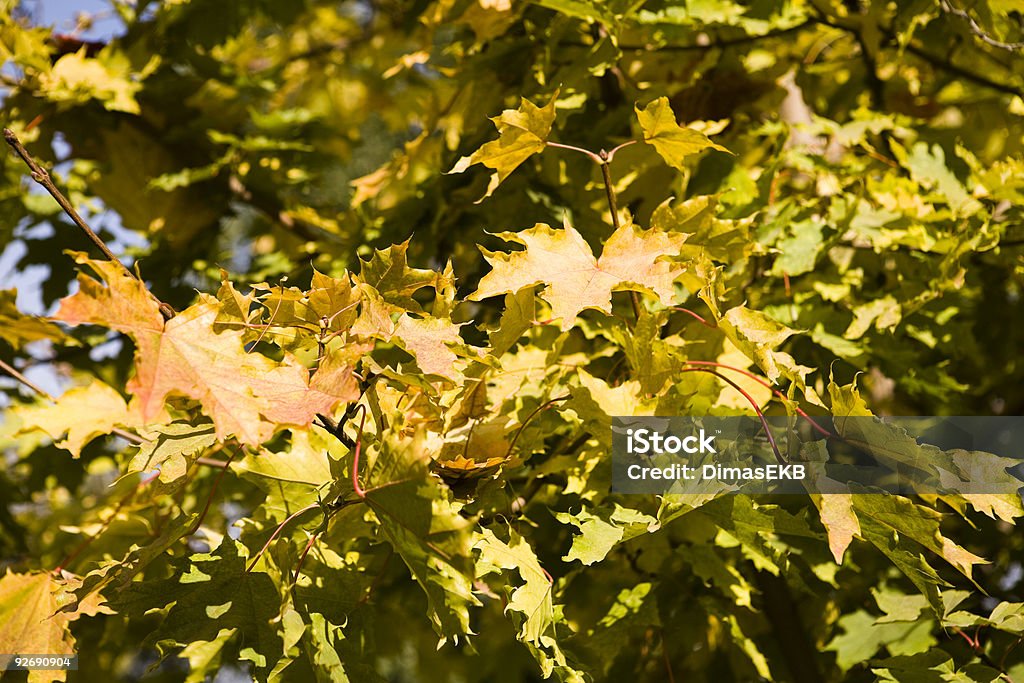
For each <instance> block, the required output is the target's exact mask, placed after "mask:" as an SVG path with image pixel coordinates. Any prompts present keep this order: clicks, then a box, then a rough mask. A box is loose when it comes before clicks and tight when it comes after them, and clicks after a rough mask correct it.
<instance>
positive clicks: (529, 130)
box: [449, 92, 558, 203]
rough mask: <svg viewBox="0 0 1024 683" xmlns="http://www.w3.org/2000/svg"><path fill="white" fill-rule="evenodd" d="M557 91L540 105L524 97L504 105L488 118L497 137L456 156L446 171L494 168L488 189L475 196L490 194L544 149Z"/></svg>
mask: <svg viewBox="0 0 1024 683" xmlns="http://www.w3.org/2000/svg"><path fill="white" fill-rule="evenodd" d="M557 99H558V93H557V92H556V93H555V94H554V95H552V97H551V99H550V100H549V101H548V103H547V104H545V105H544V106H543V107H538V106H537V105H535V104H534V103H533V102H530V100H528V99H525V98H523V101H522V102H521V103H520V104H519V108H518V109H506V110H505V111H503V112H501V114H500V115H498V116H495V117H493V118H492V119H491V121H493V122H494V125H495V127H496V128H497V129H498V139H497V140H492V141H491V142H488V143H486V144H485V145H484V146H482V147H481V148H480V149H478V150H477V151H475V152H473V154H471V155H470V156H468V157H462V158H461V159H459V160H458V161H457V162H456V163H455V166H453V167H452V170H450V171H449V173H462V172H463V171H465V170H466V169H467V168H469V167H470V166H472V165H473V164H483V165H484V166H486V167H487V168H491V169H494V173H492V174H491V181H490V183H488V185H487V193H486V194H485V195H484V196H483V197H481V198H480V199H479V200H478V203H479V202H480V201H483V200H484V199H485V198H487V197H490V196H491V193H492V192H494V190H495V189H497V187H498V185H500V184H501V182H502V181H503V180H505V178H507V177H508V176H509V174H510V173H512V171H514V170H516V168H517V167H518V166H519V165H520V164H522V163H523V162H524V161H526V160H527V159H529V158H530V157H531V156H533V155H534V154H537V153H538V152H541V151H543V150H544V147H545V146H546V144H547V139H548V135H549V134H550V133H551V124H553V123H554V121H555V101H556V100H557Z"/></svg>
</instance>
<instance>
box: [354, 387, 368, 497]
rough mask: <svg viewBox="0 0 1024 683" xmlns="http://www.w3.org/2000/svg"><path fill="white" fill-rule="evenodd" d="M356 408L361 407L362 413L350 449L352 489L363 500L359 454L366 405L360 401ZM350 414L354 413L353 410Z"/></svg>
mask: <svg viewBox="0 0 1024 683" xmlns="http://www.w3.org/2000/svg"><path fill="white" fill-rule="evenodd" d="M358 408H361V409H362V411H363V415H362V417H360V418H359V431H358V432H356V447H355V450H353V451H352V490H353V491H355V492H356V495H357V496H359V498H360V500H365V499H366V491H364V490H363V487H362V486H360V485H359V455H360V453H361V452H362V450H363V425H365V424H366V406H365V405H363V404H362V403H360V404H359V406H358ZM352 414H353V415H355V413H354V412H353V413H352Z"/></svg>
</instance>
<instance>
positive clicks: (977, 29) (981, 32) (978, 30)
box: [939, 0, 1024, 52]
mask: <svg viewBox="0 0 1024 683" xmlns="http://www.w3.org/2000/svg"><path fill="white" fill-rule="evenodd" d="M939 7H941V8H942V11H943V12H945V13H946V14H952V15H953V16H955V17H960V18H961V19H963V20H964V21H966V22H967V25H968V26H969V27H970V29H971V33H973V34H974V35H975V36H976V37H977V38H978V39H980V40H982V41H983V42H985V43H988V44H989V45H991V46H992V47H997V48H999V49H1000V50H1008V51H1010V52H1017V51H1018V50H1021V49H1024V41H1022V42H1017V43H1007V42H1004V41H1002V40H998V39H996V38H993V37H992V36H991V35H990V34H989V33H988V32H987V31H986V30H985V29H983V28H982V27H981V25H980V24H979V23H978V22H977V21H975V20H974V17H972V16H971V15H970V14H969V13H968V12H967V10H963V9H960V8H959V7H955V6H954V5H953V3H951V2H949V0H939Z"/></svg>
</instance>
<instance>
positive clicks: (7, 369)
mask: <svg viewBox="0 0 1024 683" xmlns="http://www.w3.org/2000/svg"><path fill="white" fill-rule="evenodd" d="M0 370H3V371H4V372H6V373H7V374H8V375H10V376H11V377H13V378H14V379H16V380H18V381H19V382H21V383H22V384H24V385H25V386H26V387H28V388H29V389H31V390H32V391H34V392H36V393H37V394H39V395H40V396H42V397H43V398H48V399H50V400H51V401H56V400H57V399H55V398H54V397H53V396H52V395H51V394H50V392H48V391H46V390H45V389H43V388H42V387H41V386H39V385H38V384H36V383H35V382H33V381H32V380H30V379H29V378H28V377H26V376H25V375H23V374H21V373H20V372H18V371H17V370H16V369H15V368H14V367H12V366H10V365H8V364H7V363H5V362H4V361H2V360H0Z"/></svg>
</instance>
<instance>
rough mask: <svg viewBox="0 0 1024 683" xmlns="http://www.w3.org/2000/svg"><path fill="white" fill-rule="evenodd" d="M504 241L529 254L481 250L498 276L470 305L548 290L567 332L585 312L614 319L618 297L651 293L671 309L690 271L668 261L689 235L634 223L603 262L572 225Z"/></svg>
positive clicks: (612, 240) (539, 228)
mask: <svg viewBox="0 0 1024 683" xmlns="http://www.w3.org/2000/svg"><path fill="white" fill-rule="evenodd" d="M498 237H500V238H501V239H503V240H505V241H506V242H512V243H515V244H521V245H523V246H524V247H525V249H524V250H523V251H517V252H512V253H499V252H491V251H487V250H485V249H483V248H481V250H482V251H483V252H484V258H486V259H487V262H488V263H489V264H490V265H491V267H492V270H491V272H489V273H487V275H485V276H484V277H483V278H482V279H481V280H480V284H479V285H478V287H477V290H476V291H475V292H474V293H473V294H471V295H470V296H469V299H470V300H471V301H480V300H481V299H486V298H488V297H491V296H496V295H498V294H514V293H516V292H518V291H519V290H520V289H522V288H524V287H531V286H534V285H538V284H544V285H545V287H544V289H543V291H541V294H540V296H541V298H542V299H544V300H545V301H547V302H548V303H549V304H551V309H552V314H553V316H554V317H555V318H557V319H560V320H561V325H562V329H563V330H568V329H570V328H571V327H573V326H574V325H575V324H576V316H577V315H578V314H579V313H580V311H583V310H584V309H596V310H599V311H604V312H605V313H611V310H612V292H618V291H640V292H647V293H650V294H653V295H654V296H657V297H658V299H659V300H660V301H661V302H662V303H663V304H665V305H666V306H667V305H670V304H671V303H672V301H673V297H674V295H675V291H674V288H673V282H675V280H676V278H678V277H679V276H680V275H682V274H683V272H684V270H685V267H684V266H683V265H681V264H679V263H674V262H672V261H670V260H668V259H669V257H672V256H677V255H678V254H679V248H680V247H681V246H682V244H683V242H684V241H685V240H686V235H684V234H681V233H667V232H661V231H658V230H642V229H641V228H639V227H637V226H636V225H633V224H632V223H626V224H623V225H621V226H620V227H619V228H618V230H616V231H615V232H614V233H612V235H611V237H609V238H608V241H607V242H605V244H604V250H603V251H602V252H601V257H600V258H595V257H594V253H593V252H592V251H591V250H590V246H589V245H588V244H587V243H586V241H585V240H584V239H583V236H582V235H580V233H579V232H577V231H576V229H575V228H573V227H572V226H571V225H569V224H568V223H566V225H565V227H564V228H563V229H562V230H556V229H554V228H552V227H551V226H549V225H546V224H544V223H538V224H537V225H535V226H534V227H532V228H530V229H528V230H523V231H522V232H517V233H512V232H502V233H498Z"/></svg>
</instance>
